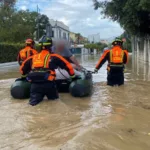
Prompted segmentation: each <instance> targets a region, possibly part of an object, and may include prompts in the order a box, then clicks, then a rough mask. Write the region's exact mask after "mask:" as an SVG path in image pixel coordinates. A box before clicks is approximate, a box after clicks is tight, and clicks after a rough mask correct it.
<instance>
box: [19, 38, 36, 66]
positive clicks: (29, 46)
mask: <svg viewBox="0 0 150 150" xmlns="http://www.w3.org/2000/svg"><path fill="white" fill-rule="evenodd" d="M25 43H26V47H25V48H24V49H22V50H20V52H19V54H18V56H17V61H18V63H19V65H21V64H22V63H23V61H25V60H26V59H27V58H29V57H30V56H32V55H35V54H37V51H36V50H35V49H33V46H34V41H33V40H32V39H27V40H26V42H25Z"/></svg>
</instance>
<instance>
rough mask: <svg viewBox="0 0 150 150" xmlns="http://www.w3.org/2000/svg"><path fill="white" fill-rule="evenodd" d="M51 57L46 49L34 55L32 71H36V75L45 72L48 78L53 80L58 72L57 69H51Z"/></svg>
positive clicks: (44, 74)
mask: <svg viewBox="0 0 150 150" xmlns="http://www.w3.org/2000/svg"><path fill="white" fill-rule="evenodd" d="M50 57H51V56H50V53H49V52H48V51H45V50H43V51H42V52H41V53H39V54H36V55H34V56H33V58H32V72H34V73H36V76H38V75H39V76H40V75H42V74H43V76H44V78H45V79H46V80H49V81H53V80H54V79H55V77H56V74H55V71H52V70H49V61H50ZM46 76H47V77H46Z"/></svg>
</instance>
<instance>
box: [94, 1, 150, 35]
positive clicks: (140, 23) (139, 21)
mask: <svg viewBox="0 0 150 150" xmlns="http://www.w3.org/2000/svg"><path fill="white" fill-rule="evenodd" d="M149 6H150V1H149V0H111V1H107V0H105V1H103V2H100V1H98V0H94V7H95V9H98V8H102V11H101V13H102V14H103V15H104V16H105V17H108V18H110V19H111V20H113V21H118V22H119V23H120V25H121V26H122V27H123V28H124V29H125V30H126V31H127V32H129V33H130V34H132V35H138V36H147V35H150V27H149V23H150V7H149Z"/></svg>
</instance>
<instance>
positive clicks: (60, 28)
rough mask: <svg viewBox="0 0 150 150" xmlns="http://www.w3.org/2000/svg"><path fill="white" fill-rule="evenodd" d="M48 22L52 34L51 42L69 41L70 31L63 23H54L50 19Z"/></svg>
mask: <svg viewBox="0 0 150 150" xmlns="http://www.w3.org/2000/svg"><path fill="white" fill-rule="evenodd" d="M49 21H50V24H51V26H52V30H53V32H54V37H53V40H66V41H69V40H70V37H69V33H70V31H69V27H68V26H66V25H65V24H64V23H63V22H60V21H55V20H53V19H50V20H49Z"/></svg>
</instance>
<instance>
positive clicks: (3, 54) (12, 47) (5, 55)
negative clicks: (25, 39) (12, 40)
mask: <svg viewBox="0 0 150 150" xmlns="http://www.w3.org/2000/svg"><path fill="white" fill-rule="evenodd" d="M23 47H24V45H23V44H8V43H0V63H4V62H12V61H16V60H17V55H18V52H19V50H20V49H22V48H23Z"/></svg>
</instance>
